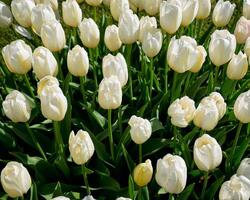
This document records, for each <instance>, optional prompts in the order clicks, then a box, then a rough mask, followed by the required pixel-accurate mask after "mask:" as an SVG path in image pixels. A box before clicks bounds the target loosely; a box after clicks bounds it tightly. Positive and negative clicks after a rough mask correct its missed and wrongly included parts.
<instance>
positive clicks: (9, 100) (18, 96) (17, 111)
mask: <svg viewBox="0 0 250 200" xmlns="http://www.w3.org/2000/svg"><path fill="white" fill-rule="evenodd" d="M3 111H4V113H5V115H6V116H7V117H8V118H9V119H10V120H11V121H13V122H27V121H28V120H29V119H30V113H31V107H30V103H29V101H28V100H27V98H26V97H25V96H24V95H23V94H22V93H21V92H19V91H17V90H13V91H12V92H11V93H10V94H8V95H7V96H6V98H5V100H4V101H3Z"/></svg>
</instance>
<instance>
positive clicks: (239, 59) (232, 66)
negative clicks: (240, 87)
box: [227, 51, 248, 80]
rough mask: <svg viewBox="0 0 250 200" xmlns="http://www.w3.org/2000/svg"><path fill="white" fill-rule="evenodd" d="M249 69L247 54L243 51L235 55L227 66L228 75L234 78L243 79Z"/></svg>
mask: <svg viewBox="0 0 250 200" xmlns="http://www.w3.org/2000/svg"><path fill="white" fill-rule="evenodd" d="M247 70H248V62H247V55H246V54H243V53H242V52H241V51H240V52H239V54H238V55H233V58H232V60H231V61H230V62H229V64H228V67H227V77H228V78H229V79H232V80H240V79H242V78H243V77H244V76H245V75H246V73H247Z"/></svg>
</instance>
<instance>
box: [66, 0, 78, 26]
mask: <svg viewBox="0 0 250 200" xmlns="http://www.w3.org/2000/svg"><path fill="white" fill-rule="evenodd" d="M62 13H63V21H64V23H65V24H67V25H69V26H72V27H77V26H78V25H79V24H80V22H81V21H82V10H81V8H80V6H79V5H78V3H77V2H76V0H67V1H64V2H62Z"/></svg>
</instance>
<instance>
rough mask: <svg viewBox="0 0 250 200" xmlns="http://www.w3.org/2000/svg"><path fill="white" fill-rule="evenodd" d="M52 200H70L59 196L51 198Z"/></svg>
mask: <svg viewBox="0 0 250 200" xmlns="http://www.w3.org/2000/svg"><path fill="white" fill-rule="evenodd" d="M52 200H70V199H69V198H67V197H64V196H59V197H55V198H53V199H52Z"/></svg>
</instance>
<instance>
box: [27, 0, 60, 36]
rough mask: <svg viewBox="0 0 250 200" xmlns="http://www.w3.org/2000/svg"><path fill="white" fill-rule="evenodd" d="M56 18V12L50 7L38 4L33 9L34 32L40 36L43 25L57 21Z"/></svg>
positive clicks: (32, 22)
mask: <svg viewBox="0 0 250 200" xmlns="http://www.w3.org/2000/svg"><path fill="white" fill-rule="evenodd" d="M55 19H56V16H55V13H54V11H53V10H52V8H51V7H50V6H49V5H44V4H38V5H37V6H36V7H34V8H33V9H32V12H31V24H32V29H33V31H34V32H35V33H36V34H38V35H40V33H41V28H42V25H43V23H46V22H48V21H51V20H55Z"/></svg>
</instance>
